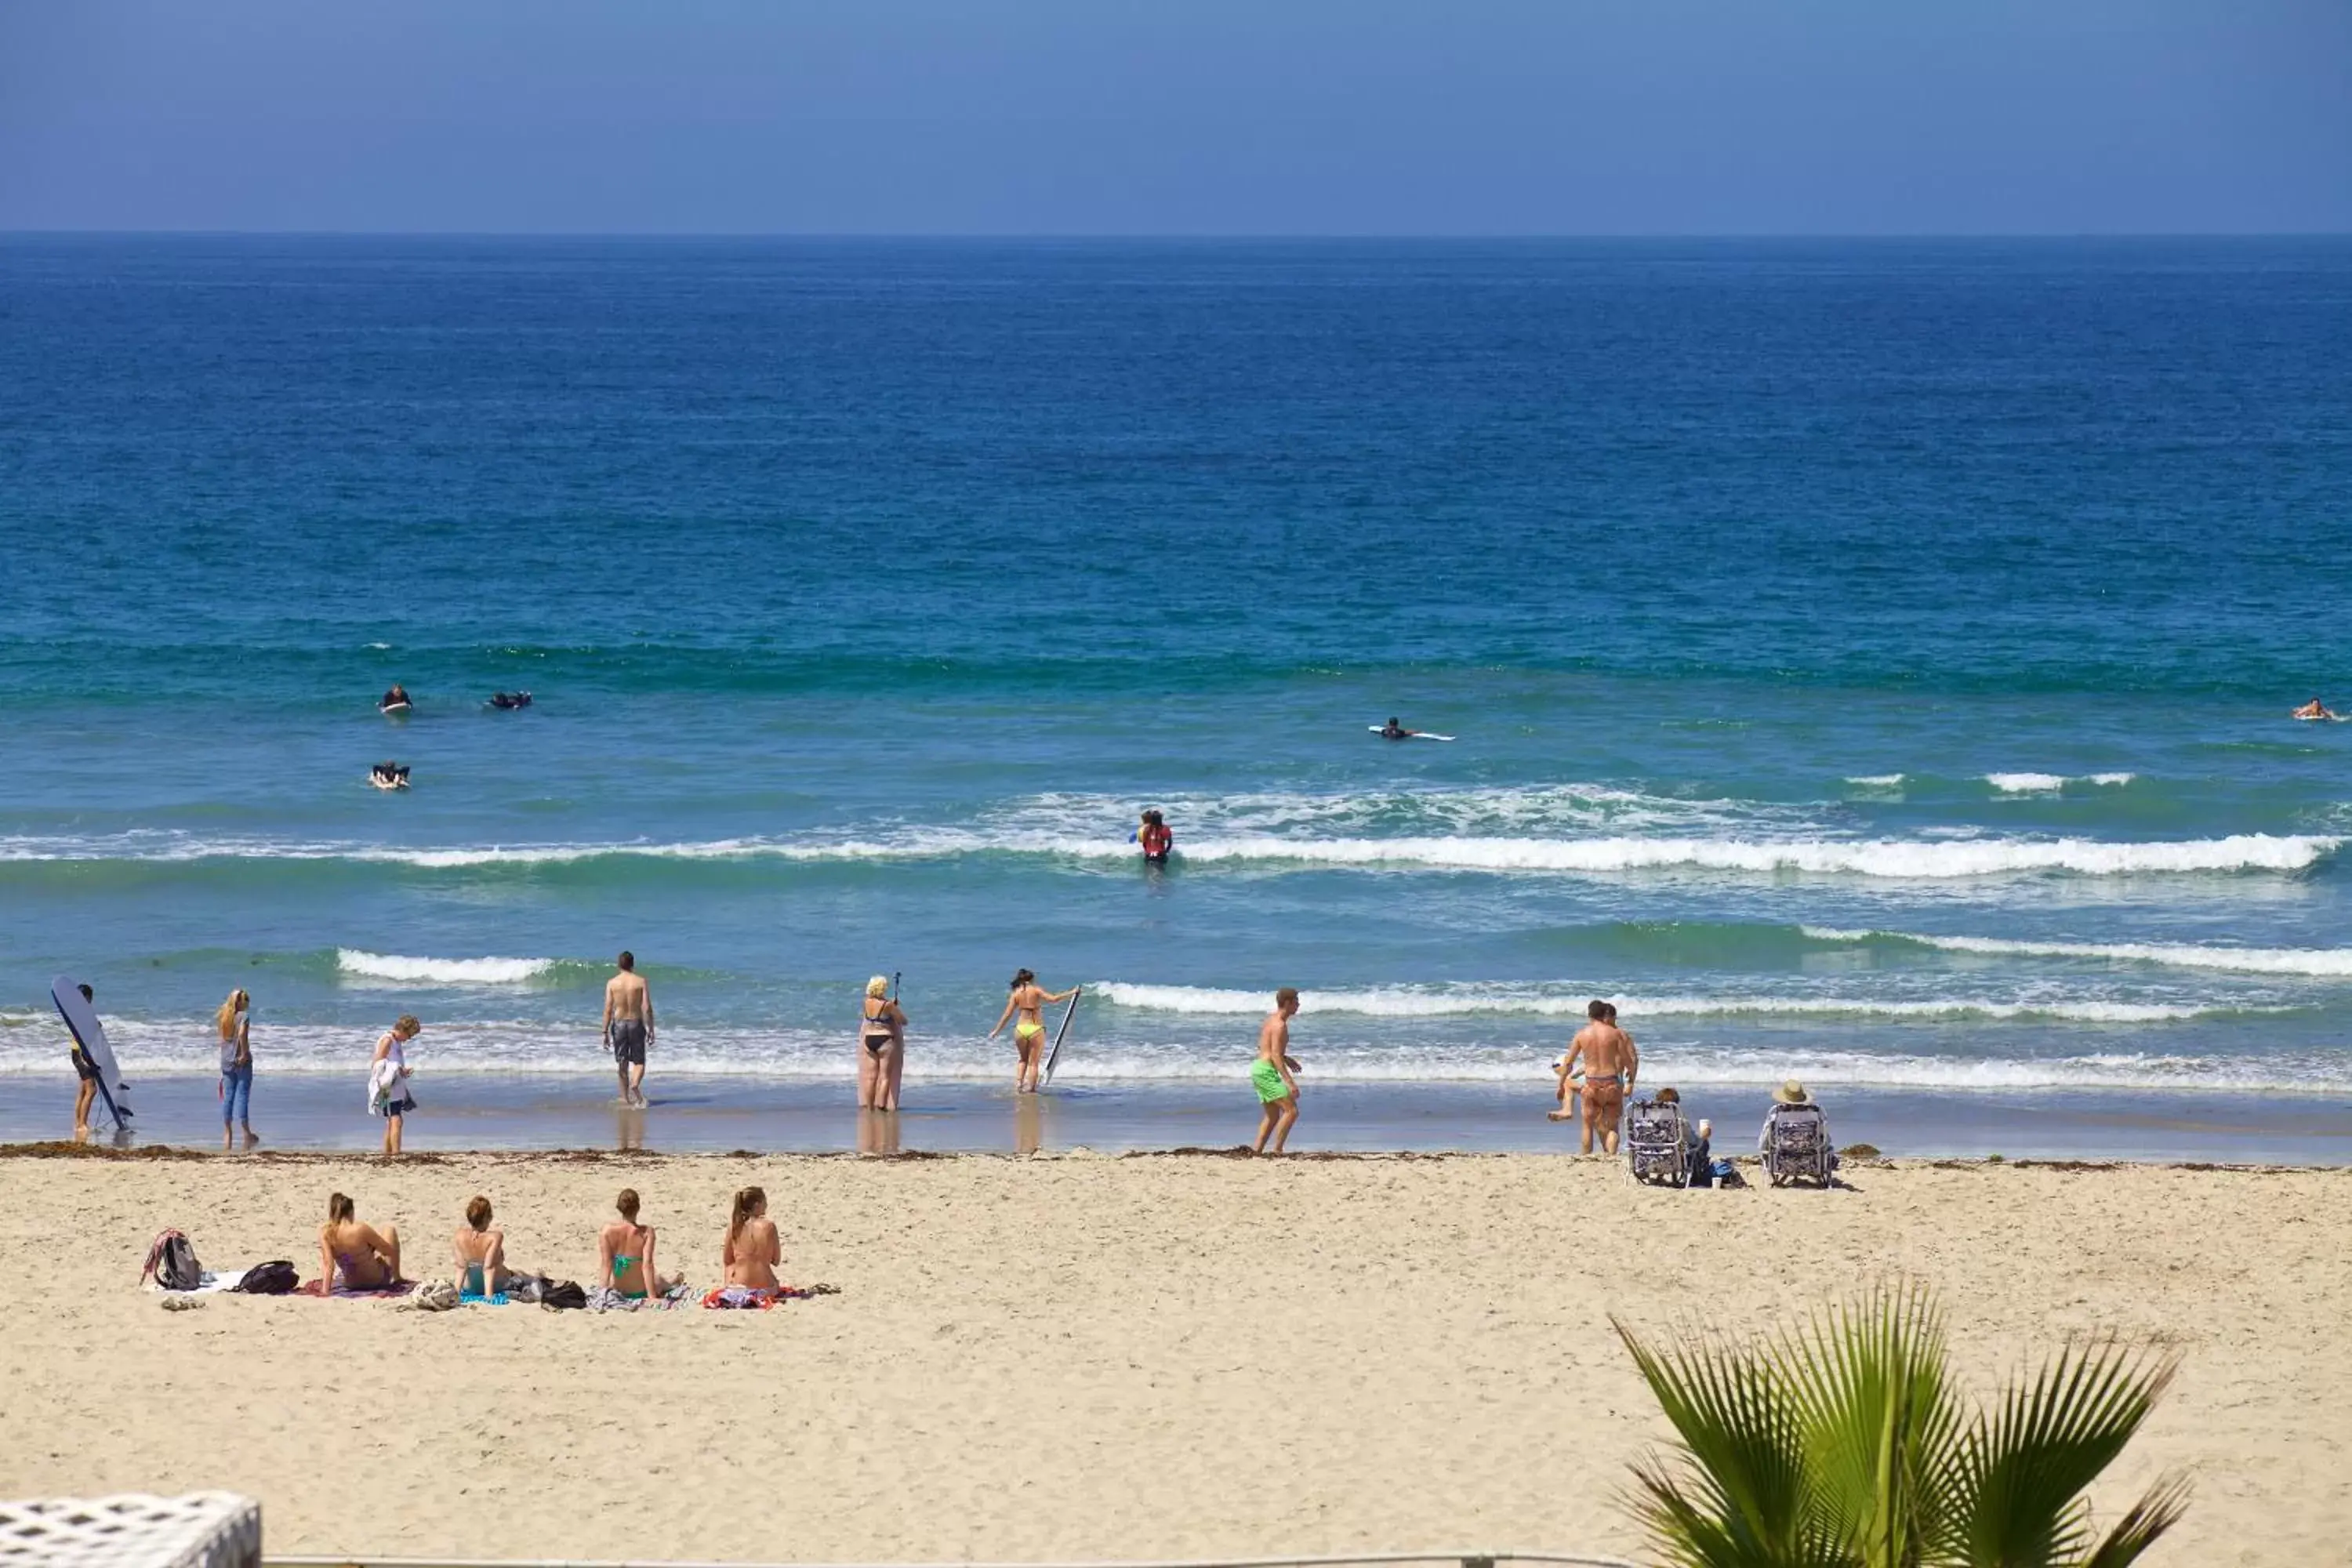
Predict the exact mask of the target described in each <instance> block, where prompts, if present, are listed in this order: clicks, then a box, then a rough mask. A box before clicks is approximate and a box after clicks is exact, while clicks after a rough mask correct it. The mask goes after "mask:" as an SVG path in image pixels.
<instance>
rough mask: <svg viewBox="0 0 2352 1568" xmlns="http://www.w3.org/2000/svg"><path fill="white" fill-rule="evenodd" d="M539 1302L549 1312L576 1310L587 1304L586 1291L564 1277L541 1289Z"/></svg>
mask: <svg viewBox="0 0 2352 1568" xmlns="http://www.w3.org/2000/svg"><path fill="white" fill-rule="evenodd" d="M539 1304H540V1305H541V1306H542V1307H544V1308H546V1309H547V1310H550V1311H551V1312H555V1311H562V1312H576V1311H579V1310H583V1309H584V1308H585V1307H586V1306H587V1305H588V1292H587V1291H585V1290H583V1289H581V1288H580V1287H579V1286H578V1285H575V1284H573V1283H572V1281H571V1280H569V1279H566V1280H564V1281H562V1283H561V1284H556V1285H550V1286H549V1287H548V1288H547V1289H545V1290H543V1291H541V1293H540V1298H539Z"/></svg>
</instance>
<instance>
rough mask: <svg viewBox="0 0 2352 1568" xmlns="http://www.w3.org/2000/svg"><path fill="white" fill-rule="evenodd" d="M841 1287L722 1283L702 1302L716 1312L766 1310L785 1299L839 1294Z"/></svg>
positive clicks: (798, 1299)
mask: <svg viewBox="0 0 2352 1568" xmlns="http://www.w3.org/2000/svg"><path fill="white" fill-rule="evenodd" d="M840 1294H841V1291H840V1289H838V1288H837V1287H835V1286H832V1285H812V1286H810V1287H809V1288H808V1289H805V1290H803V1289H801V1288H800V1287H799V1286H797V1285H786V1286H783V1287H782V1288H780V1289H774V1290H754V1289H751V1287H750V1286H748V1285H722V1286H720V1287H719V1289H716V1290H713V1291H711V1292H710V1293H709V1295H707V1296H705V1297H703V1299H702V1304H703V1305H704V1306H705V1307H708V1308H709V1309H710V1310H712V1311H714V1312H764V1311H767V1310H770V1309H772V1308H773V1307H775V1306H777V1305H778V1304H779V1303H782V1302H784V1301H805V1300H808V1299H809V1298H810V1297H811V1296H838V1295H840Z"/></svg>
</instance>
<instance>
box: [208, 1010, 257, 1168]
mask: <svg viewBox="0 0 2352 1568" xmlns="http://www.w3.org/2000/svg"><path fill="white" fill-rule="evenodd" d="M213 1022H214V1024H215V1026H217V1027H218V1028H219V1030H220V1101H221V1152H222V1153H224V1154H226V1153H227V1152H229V1150H230V1148H231V1147H232V1146H233V1145H232V1144H231V1142H230V1139H231V1137H232V1135H233V1132H232V1130H233V1129H235V1128H236V1127H238V1126H242V1127H243V1128H244V1129H245V1146H246V1147H247V1149H250V1148H252V1147H253V1145H254V1143H255V1142H256V1140H255V1138H254V1136H253V1034H252V1030H253V998H252V997H250V996H248V995H247V994H245V993H244V992H243V991H241V990H238V991H232V992H230V993H229V994H228V1000H227V1001H226V1002H224V1003H222V1004H221V1005H220V1012H219V1013H218V1014H216V1015H215V1017H214V1019H213Z"/></svg>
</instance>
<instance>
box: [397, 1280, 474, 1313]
mask: <svg viewBox="0 0 2352 1568" xmlns="http://www.w3.org/2000/svg"><path fill="white" fill-rule="evenodd" d="M459 1300H462V1298H460V1297H459V1296H458V1294H457V1286H455V1285H453V1284H451V1283H450V1282H449V1281H448V1280H446V1279H427V1280H426V1281H425V1283H424V1284H422V1285H419V1286H418V1287H417V1288H416V1289H415V1291H414V1292H413V1293H412V1294H411V1295H410V1296H409V1298H408V1305H409V1309H410V1310H412V1311H417V1312H451V1311H455V1310H457V1304H458V1302H459Z"/></svg>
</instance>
